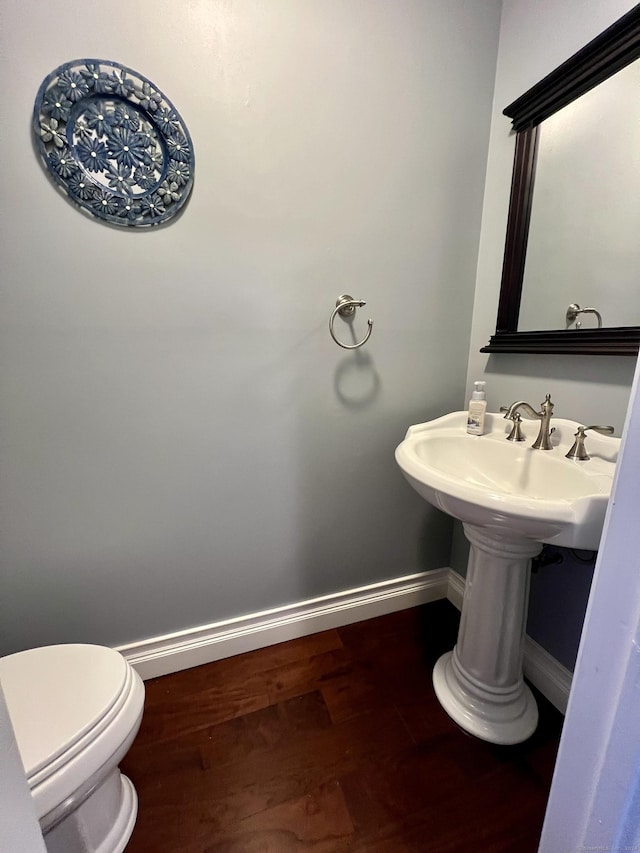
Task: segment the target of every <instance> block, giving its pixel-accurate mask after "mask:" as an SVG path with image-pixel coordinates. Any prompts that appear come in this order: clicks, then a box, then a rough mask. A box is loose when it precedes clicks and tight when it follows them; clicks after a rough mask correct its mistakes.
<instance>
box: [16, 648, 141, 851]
mask: <svg viewBox="0 0 640 853" xmlns="http://www.w3.org/2000/svg"><path fill="white" fill-rule="evenodd" d="M0 683H1V684H2V689H3V691H4V694H5V699H6V702H7V707H8V709H9V715H10V717H11V722H12V724H13V728H14V730H15V735H16V740H17V743H18V748H19V750H20V754H21V756H22V762H23V764H24V768H25V772H26V775H27V779H28V782H29V786H30V788H31V794H32V796H33V799H34V802H35V807H36V812H37V816H38V819H39V820H40V828H41V829H42V832H43V835H44V840H45V845H46V848H47V851H48V853H121V851H123V850H124V849H125V847H126V845H127V841H128V840H129V837H130V836H131V833H132V832H133V826H134V824H135V820H136V815H137V811H138V798H137V795H136V792H135V789H134V787H133V785H132V784H131V782H130V780H129V779H127V777H126V776H123V775H122V774H121V773H120V770H119V769H118V764H119V763H120V761H121V760H122V758H123V757H124V755H125V754H126V753H127V751H128V749H129V747H130V746H131V744H132V742H133V739H134V737H135V736H136V733H137V731H138V728H139V726H140V721H141V719H142V708H143V704H144V685H143V683H142V680H141V678H140V676H139V675H138V674H137V673H136V672H135V671H134V670H133V669H132V667H131V666H130V665H129V664H128V663H127V661H126V660H125V659H124V658H123V657H122V655H121V654H120V653H119V652H116V651H114V650H113V649H108V648H105V647H103V646H92V645H83V644H69V645H60V646H43V647H41V648H37V649H29V650H28V651H24V652H18V653H16V654H13V655H8V656H7V657H4V658H0Z"/></svg>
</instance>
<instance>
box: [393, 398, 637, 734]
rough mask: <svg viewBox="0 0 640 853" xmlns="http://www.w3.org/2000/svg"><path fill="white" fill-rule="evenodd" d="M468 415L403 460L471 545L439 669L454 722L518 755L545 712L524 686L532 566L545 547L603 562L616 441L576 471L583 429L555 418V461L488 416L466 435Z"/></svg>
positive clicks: (597, 445) (530, 431)
mask: <svg viewBox="0 0 640 853" xmlns="http://www.w3.org/2000/svg"><path fill="white" fill-rule="evenodd" d="M466 422H467V413H466V412H453V413H452V414H449V415H445V416H444V417H441V418H438V419H437V420H434V421H430V422H428V423H424V424H418V425H416V426H412V427H410V428H409V430H408V432H407V435H406V437H405V439H404V441H403V442H402V443H401V444H400V445H399V446H398V448H397V449H396V460H397V462H398V465H399V466H400V468H401V469H402V472H403V474H404V475H405V477H406V478H407V480H408V481H409V483H410V484H411V485H412V486H413V488H414V489H415V490H416V491H417V492H418V493H419V494H420V495H421V496H422V497H423V498H425V500H427V501H429V503H431V504H433V505H434V506H436V507H438V509H441V510H443V512H446V513H448V514H449V515H452V516H453V517H454V518H457V519H459V520H460V521H462V522H463V526H464V532H465V535H466V537H467V539H468V540H469V542H470V544H471V550H470V555H469V565H468V569H467V579H466V585H465V592H464V600H463V605H462V614H461V619H460V629H459V633H458V641H457V644H456V646H455V648H454V649H453V651H452V652H449V653H447V654H446V655H444V656H443V657H442V658H440V660H439V661H438V662H437V663H436V666H435V669H434V673H433V684H434V688H435V691H436V695H437V697H438V699H439V701H440V703H441V704H442V706H443V707H444V709H445V710H446V711H447V713H448V714H449V715H450V716H451V717H452V718H453V719H454V720H455V721H456V722H457V723H458V724H459V725H460V726H461V727H462V728H464V729H465V730H466V731H468V732H470V733H471V734H473V735H476V736H477V737H479V738H482V739H483V740H487V741H490V742H492V743H498V744H513V743H519V742H520V741H523V740H526V738H528V737H529V736H530V735H531V734H532V733H533V732H534V730H535V728H536V725H537V722H538V709H537V706H536V702H535V699H534V697H533V695H532V693H531V691H530V689H529V688H528V686H527V685H526V684H525V683H524V680H523V677H522V657H523V642H524V632H525V623H526V614H527V604H528V598H529V577H530V566H531V559H532V558H533V557H535V556H536V555H537V554H538V553H539V552H540V551H541V550H542V545H543V543H553V544H555V545H561V546H564V547H569V548H584V549H589V550H596V549H597V548H598V544H599V541H600V534H601V532H602V525H603V522H604V517H605V512H606V508H607V503H608V500H609V495H610V493H611V485H612V482H613V472H614V469H615V463H616V460H617V456H618V450H619V447H620V439H618V438H610V437H604V436H601V435H597V434H590V435H589V439H588V452H589V454H590V456H591V458H590V459H589V460H587V461H577V460H569V459H566V458H565V453H566V452H567V451H568V450H569V448H570V446H571V444H572V443H573V438H574V434H575V432H576V430H577V427H578V424H577V423H576V422H575V421H570V420H564V419H561V418H554V419H553V421H552V426H553V427H555V430H554V433H553V435H552V444H553V449H552V450H533V449H532V448H531V444H532V442H533V440H534V439H535V437H536V435H537V432H538V427H539V424H538V422H537V421H523V422H522V427H523V432H524V435H525V438H526V440H525V441H524V442H517V443H516V442H511V441H507V440H506V436H507V433H508V432H509V430H510V427H511V426H512V424H511V423H510V422H507V421H505V419H504V418H503V417H502V415H500V414H487V416H486V420H485V428H486V430H487V432H486V434H485V435H483V436H471V435H467V433H466Z"/></svg>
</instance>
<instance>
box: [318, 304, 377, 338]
mask: <svg viewBox="0 0 640 853" xmlns="http://www.w3.org/2000/svg"><path fill="white" fill-rule="evenodd" d="M366 304H367V303H366V302H363V301H362V300H361V299H354V298H353V297H352V296H349V294H348V293H343V294H342V296H339V297H338V299H336V307H335V308H334V311H333V314H332V315H331V317H329V332H330V334H331V337H332V338H333V340H334V341H335V342H336V343H337V344H338V346H339V347H342V348H343V349H359V348H360V347H361V346H363V344H366V342H367V341H368V340H369V338H370V337H371V330H372V329H373V320H371V319H369V320H367V326H368V329H367V334H366V335H365V336H364V338H363V339H362V340H361V341H360V342H359V343H356V344H343V343H342V341H339V340H338V339H337V338H336V335H335V332H334V331H333V323H334V321H335V319H336V315H337V314H339V315H340V316H341V317H343V318H345V319H347V318H350V319H353V316H354V315H355V311H356V308H362V306H363V305H366Z"/></svg>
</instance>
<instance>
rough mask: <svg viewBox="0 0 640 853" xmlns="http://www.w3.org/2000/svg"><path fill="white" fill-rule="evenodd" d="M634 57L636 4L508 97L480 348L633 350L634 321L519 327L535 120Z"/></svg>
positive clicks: (639, 49) (637, 49) (638, 334)
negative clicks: (507, 169)
mask: <svg viewBox="0 0 640 853" xmlns="http://www.w3.org/2000/svg"><path fill="white" fill-rule="evenodd" d="M639 57H640V4H638V5H637V6H634V8H633V9H631V11H630V12H627V14H626V15H624V16H623V17H622V18H620V20H619V21H616V23H615V24H613V25H612V26H611V27H609V28H608V29H606V30H605V31H604V32H603V33H601V34H600V35H599V36H598V37H597V38H595V39H594V40H593V41H591V42H589V44H587V45H586V46H585V47H583V48H582V50H580V51H578V53H576V54H575V55H574V56H572V57H571V58H570V59H568V60H567V61H566V62H564V63H563V64H562V65H560V66H559V67H558V68H556V70H555V71H552V72H551V74H549V75H548V76H547V77H545V78H544V79H543V80H541V81H540V82H539V83H537V84H536V85H535V86H533V87H532V88H531V89H529V91H528V92H525V93H524V95H522V96H521V97H519V98H518V99H517V100H516V101H514V102H513V103H512V104H510V105H509V106H508V107H507V108H506V109H505V110H504V115H506V116H508V117H509V118H510V119H512V122H513V129H514V130H515V131H516V148H515V157H514V163H513V176H512V180H511V200H510V202H509V218H508V221H507V237H506V243H505V252H504V263H503V267H502V284H501V288H500V301H499V303H498V320H497V325H496V333H495V335H492V337H491V340H490V341H489V343H488V345H487V346H486V347H483V348H482V349H481V350H480V352H490V353H497V352H511V353H513V352H522V353H579V354H583V355H636V354H637V352H638V348H639V347H640V326H618V327H611V328H602V329H567V330H564V329H558V330H550V331H540V332H519V331H518V316H519V313H520V299H521V295H522V282H523V278H524V266H525V259H526V253H527V239H528V236H529V221H530V217H531V204H532V199H533V186H534V179H535V171H536V154H537V147H538V128H539V125H540V122H542V121H544V119H546V118H548V117H549V116H551V115H553V113H555V112H557V111H558V110H560V109H562V107H564V106H566V105H567V104H569V103H571V101H574V100H575V99H576V98H579V97H580V96H581V95H583V94H584V93H585V92H588V91H589V89H592V88H593V87H594V86H597V85H598V84H599V83H602V82H603V80H606V79H607V78H608V77H611V76H612V75H613V74H615V73H616V72H617V71H619V70H620V69H621V68H624V67H625V66H626V65H629V64H630V63H631V62H633V61H634V60H636V59H638V58H639Z"/></svg>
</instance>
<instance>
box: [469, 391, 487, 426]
mask: <svg viewBox="0 0 640 853" xmlns="http://www.w3.org/2000/svg"><path fill="white" fill-rule="evenodd" d="M485 384H486V383H485V382H474V383H473V386H474V390H473V393H472V394H471V399H470V400H469V414H468V416H467V432H468V433H469V435H483V434H484V416H485V412H486V411H487V401H486V399H485V393H484V386H485Z"/></svg>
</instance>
